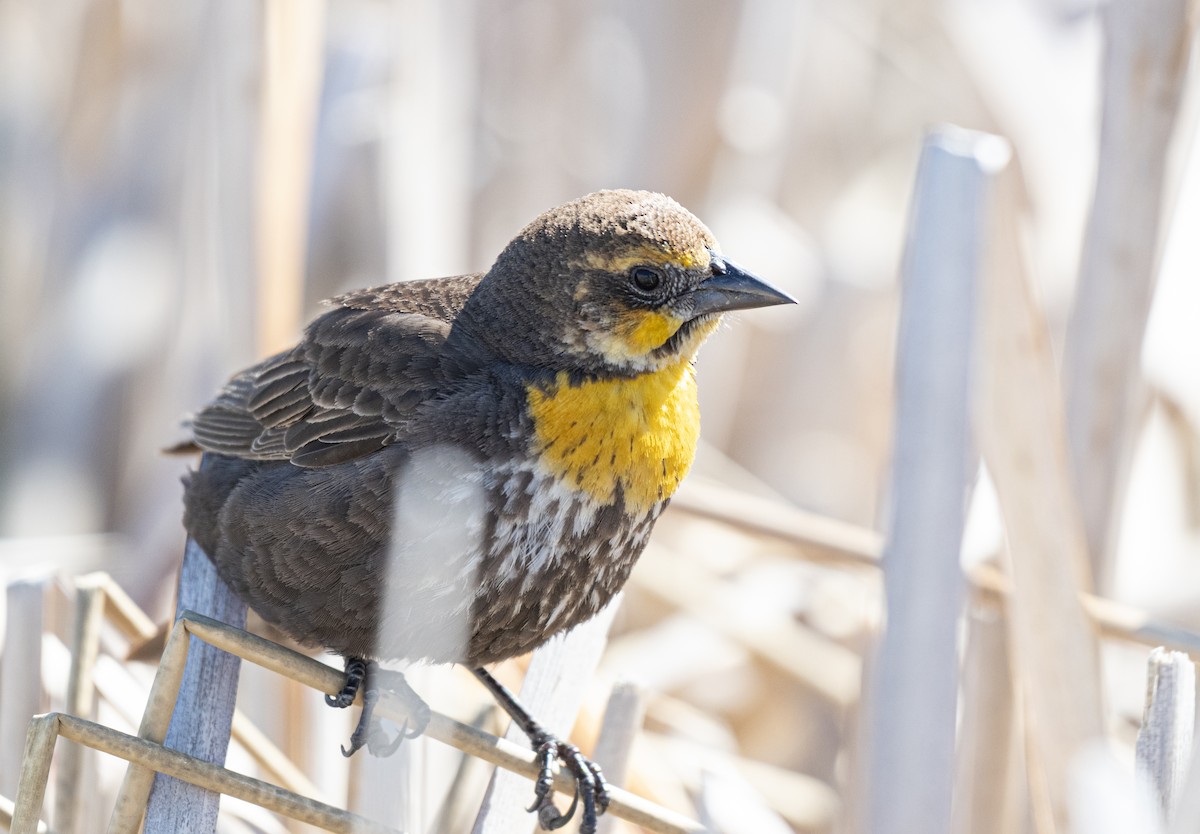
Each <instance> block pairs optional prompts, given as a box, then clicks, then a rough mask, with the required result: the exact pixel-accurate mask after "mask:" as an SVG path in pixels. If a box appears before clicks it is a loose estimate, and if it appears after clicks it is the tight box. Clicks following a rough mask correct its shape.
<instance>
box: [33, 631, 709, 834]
mask: <svg viewBox="0 0 1200 834" xmlns="http://www.w3.org/2000/svg"><path fill="white" fill-rule="evenodd" d="M192 636H194V637H197V638H199V639H200V640H202V641H203V642H204V643H205V644H207V645H208V646H210V647H213V648H216V649H219V650H221V651H223V652H227V653H229V654H232V655H236V656H237V657H240V658H244V659H246V660H249V661H251V662H253V663H256V664H258V665H260V666H262V667H263V668H265V669H268V670H270V671H273V672H275V673H276V674H279V675H283V676H286V677H288V678H291V679H293V680H296V681H299V682H300V683H302V684H304V685H305V686H308V687H310V688H312V689H316V690H318V691H321V692H324V693H326V694H334V693H336V692H337V691H338V690H340V689H341V686H342V683H343V674H342V672H340V671H339V670H336V669H333V668H331V667H329V666H326V665H325V664H323V663H321V662H319V661H317V660H314V659H312V658H310V657H306V656H304V655H302V654H299V653H298V652H294V651H292V650H290V649H286V648H284V647H283V646H279V645H277V644H275V643H272V642H270V641H269V640H264V639H263V638H261V637H256V636H255V635H252V634H248V633H246V632H244V631H242V630H241V629H238V628H235V627H232V626H229V625H226V624H225V623H222V622H219V621H217V620H214V619H211V618H209V617H205V616H203V615H199V614H195V613H194V612H191V611H184V612H181V613H180V615H179V618H178V619H177V620H176V624H175V626H174V628H173V629H172V631H171V634H170V636H169V637H168V640H167V648H166V650H165V651H164V652H163V660H162V663H161V664H160V668H159V674H158V675H157V676H156V677H155V680H154V684H153V686H152V688H151V693H150V698H149V700H148V702H147V706H146V713H145V714H144V716H143V719H142V725H141V727H140V728H139V732H138V737H136V738H135V737H133V736H125V735H124V734H120V733H118V734H117V736H120V737H121V739H120V744H119V745H116V746H115V747H114V746H113V745H109V746H102V745H103V744H104V742H103V739H101V740H100V741H96V739H99V738H100V737H101V736H104V737H105V738H116V737H115V736H108V735H105V733H113V732H115V731H111V730H108V728H105V727H99V726H98V725H93V724H90V722H83V724H87V725H89V727H90V728H95V729H94V731H93V730H92V729H87V730H86V733H85V731H82V730H80V731H74V730H72V731H68V732H74V733H75V735H70V736H69V737H71V738H76V736H77V735H78V736H79V738H77V739H76V740H80V739H81V738H83V735H86V737H87V738H88V739H90V740H92V741H94V742H95V745H94V746H96V747H97V749H103V750H105V751H106V752H111V753H113V754H114V755H120V756H123V757H124V758H126V759H127V760H129V761H130V762H131V763H132V766H131V767H130V769H129V772H128V773H127V774H126V780H125V784H123V785H122V789H121V793H120V794H119V795H118V798H117V807H116V809H115V811H114V813H113V817H112V819H111V820H110V824H109V831H110V832H111V834H119V833H120V832H126V831H131V830H134V829H135V828H136V826H137V823H138V820H139V819H140V818H141V815H142V808H143V807H144V806H145V802H146V795H147V793H148V790H149V788H148V782H149V780H148V779H147V778H146V774H153V772H154V771H153V770H152V769H150V764H151V763H152V762H156V761H157V759H155V758H154V757H156V756H158V755H159V754H158V753H156V752H154V751H163V752H164V753H166V754H170V755H176V756H183V759H179V760H176V764H174V765H171V770H170V771H166V770H164V771H163V772H170V773H172V774H175V775H177V774H178V773H179V772H182V771H180V770H179V768H178V767H177V765H180V763H181V762H183V761H184V760H186V764H187V773H188V774H194V773H196V772H199V771H203V772H204V773H207V774H208V776H209V777H211V778H213V779H219V780H225V781H222V782H221V784H226V782H227V781H228V780H229V779H230V778H232V779H234V780H235V781H237V780H247V779H248V778H249V777H245V776H241V775H240V774H233V773H231V772H230V771H227V770H226V769H225V768H223V767H219V766H217V765H213V764H210V763H207V762H204V761H202V760H200V759H196V758H193V757H189V756H186V755H185V754H179V753H177V752H175V751H169V750H166V749H165V748H163V747H162V746H161V744H160V743H159V739H161V738H162V736H163V735H165V732H166V727H167V724H168V723H169V722H170V718H171V710H172V705H173V701H174V693H175V692H177V691H178V690H179V686H180V682H181V681H182V680H183V677H184V669H185V668H186V661H187V659H188V655H189V651H188V641H189V638H190V637H192ZM198 648H199V647H198ZM377 711H378V714H379V715H380V716H382V717H384V718H389V719H392V720H394V721H397V722H403V721H404V719H405V718H406V717H407V716H406V713H405V711H404V706H403V704H402V703H401V702H398V701H396V700H395V699H393V698H391V697H390V696H386V695H385V697H384V698H383V699H382V700H381V701H380V703H379V705H378V708H377ZM68 719H69V720H70V721H71V722H73V723H71V724H70V726H71V727H75V728H77V727H80V726H83V724H80V723H79V722H78V720H77V719H73V718H71V717H70V716H60V715H57V714H54V715H49V716H39V717H38V718H36V719H35V720H34V722H32V723H31V725H30V732H29V736H28V739H27V745H26V751H27V752H26V758H25V761H24V765H23V770H22V782H21V786H20V789H19V791H18V794H17V800H16V813H17V815H18V816H19V818H20V819H21V820H22V823H23V824H24V825H25V826H26V827H25V828H22V829H21V830H25V831H32V830H33V829H32V828H31V827H29V826H32V825H33V824H34V823H35V822H36V819H37V814H38V809H40V807H41V802H42V797H43V796H44V794H45V788H46V784H45V783H46V778H47V777H48V774H49V768H50V759H51V757H52V755H53V750H54V739H55V738H56V737H57V735H58V733H59V728H60V726H62V725H63V722H64V721H67V720H68ZM81 734H83V735H81ZM97 734H99V735H97ZM64 735H67V732H64ZM425 735H426V736H428V737H429V738H433V739H437V740H439V741H442V742H444V743H446V744H449V745H451V746H453V747H455V748H457V749H459V750H461V751H463V752H464V753H467V754H468V755H472V756H476V757H478V758H480V759H482V760H484V761H487V762H490V763H492V764H495V765H499V766H500V767H503V768H505V769H506V770H511V771H514V772H517V773H521V774H523V775H524V776H526V777H527V778H534V777H536V776H537V773H538V765H537V764H536V762H535V761H534V755H533V751H531V750H530V749H529V748H528V746H527V745H516V744H513V743H512V742H509V741H506V740H505V739H501V738H497V737H495V736H493V735H491V734H489V733H486V732H483V731H482V730H479V729H477V728H475V727H471V726H468V725H466V724H462V723H460V722H458V721H455V720H454V719H452V718H449V717H447V716H445V715H442V714H440V713H437V712H434V713H433V714H432V716H431V720H430V723H429V726H428V727H427V728H426V731H425ZM82 743H91V742H88V741H84V742H82ZM110 747H112V748H113V749H110ZM131 750H133V751H135V752H133V753H131V752H130V751H131ZM136 751H142V752H140V753H137V752H136ZM135 753H136V756H135ZM143 754H145V755H143ZM188 778H191V776H188ZM250 782H253V783H254V784H256V785H265V784H266V783H261V782H258V780H250ZM196 784H198V785H201V787H202V789H204V790H205V791H210V790H211V789H212V786H213V785H215V784H218V783H217V782H212V781H206V782H196ZM268 787H270V788H271V789H272V790H273V791H276V792H280V791H282V789H281V788H275V787H274V786H268ZM554 789H555V790H556V791H558V792H559V793H564V794H567V795H571V794H573V793H574V780H573V779H572V777H571V776H570V774H568V773H564V772H559V773H557V774H556V775H555V779H554ZM222 790H223V788H222ZM239 790H240V789H239ZM255 790H258V788H256V789H255ZM283 793H286V794H288V795H289V796H292V792H290V791H283ZM232 795H240V794H232ZM610 795H611V803H610V805H609V810H608V813H610V814H612V815H614V816H616V817H620V818H622V819H625V820H627V821H629V822H632V823H634V824H636V825H639V826H641V827H643V828H645V829H646V830H648V831H652V832H658V834H687V833H688V832H699V831H701V830H702V829H701V828H700V827H699V826H698V824H697V823H695V822H693V821H691V820H688V819H687V818H686V817H683V816H681V815H680V814H677V813H675V812H673V811H670V810H668V809H665V808H661V807H658V806H656V805H654V804H653V803H650V802H647V801H646V800H644V799H641V798H640V797H637V796H634V795H632V794H630V793H628V792H627V791H624V790H622V789H620V788H617V787H613V788H611V791H610ZM293 798H294V799H298V800H303V801H305V802H311V801H312V800H305V799H304V798H303V797H293ZM289 801H290V800H289ZM334 810H337V809H334ZM340 813H345V812H340ZM188 830H194V829H193V828H192V827H191V823H190V822H189V823H188Z"/></svg>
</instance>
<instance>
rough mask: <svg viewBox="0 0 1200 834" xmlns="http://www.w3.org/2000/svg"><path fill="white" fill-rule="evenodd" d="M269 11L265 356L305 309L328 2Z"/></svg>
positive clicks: (289, 336) (262, 303) (309, 0)
mask: <svg viewBox="0 0 1200 834" xmlns="http://www.w3.org/2000/svg"><path fill="white" fill-rule="evenodd" d="M265 10H266V20H265V21H264V26H265V29H264V38H265V44H264V68H263V100H262V121H261V125H260V142H259V155H258V165H259V180H258V227H259V228H258V258H259V284H258V349H259V353H260V354H262V355H264V356H265V355H268V354H271V353H275V352H277V351H279V350H283V349H284V348H285V347H287V346H288V345H290V344H291V343H292V342H293V341H294V340H295V338H296V335H297V331H298V329H299V325H300V320H301V318H302V314H303V308H304V270H305V267H304V256H305V252H306V251H307V245H306V240H307V233H308V202H309V201H308V198H309V185H310V182H311V178H312V152H313V130H314V125H315V122H316V113H317V101H318V99H319V97H320V90H321V74H322V73H321V70H322V65H323V49H324V42H323V37H324V28H325V4H324V2H322V0H268V2H267V4H266V6H265Z"/></svg>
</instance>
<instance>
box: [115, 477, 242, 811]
mask: <svg viewBox="0 0 1200 834" xmlns="http://www.w3.org/2000/svg"><path fill="white" fill-rule="evenodd" d="M201 465H203V464H201ZM177 606H178V610H181V611H182V610H188V609H190V610H201V611H205V612H207V613H209V614H211V615H212V616H213V617H215V618H216V619H218V620H219V621H221V622H224V623H229V624H231V625H233V626H235V627H240V626H243V625H244V624H245V622H246V604H245V603H244V602H243V601H242V600H241V599H239V598H238V597H236V596H235V595H234V594H233V592H232V591H230V590H229V588H228V587H227V586H226V585H225V583H224V582H222V581H221V579H220V577H218V576H217V570H216V567H214V566H213V564H212V562H210V561H209V559H208V557H207V556H206V555H205V554H204V551H202V550H201V549H200V546H199V545H197V544H196V543H195V542H194V541H192V540H191V539H189V540H188V543H187V549H186V550H185V552H184V557H183V567H182V569H181V571H180V574H179V596H178V601H177ZM239 664H240V661H239V659H238V658H237V657H236V656H234V655H230V654H227V653H225V652H221V651H218V650H217V649H216V648H214V647H212V646H207V645H201V646H196V647H195V649H193V650H190V651H188V652H187V660H186V663H185V664H183V670H182V675H181V677H180V680H179V683H178V684H175V685H174V686H173V687H172V690H171V691H172V692H177V693H178V697H177V698H172V699H171V701H172V705H170V707H169V709H167V710H166V714H167V716H169V728H168V725H167V724H166V723H165V722H164V723H163V724H161V725H159V727H155V728H154V736H156V737H154V738H153V740H154V741H159V738H158V737H157V735H158V730H159V729H165V730H166V734H165V736H164V737H163V739H164V743H165V744H167V745H168V746H169V747H171V748H173V749H175V750H179V751H181V752H183V753H187V754H189V755H194V756H196V757H198V758H201V759H204V760H205V761H210V762H215V763H217V764H222V763H224V761H225V752H226V750H227V749H228V747H229V734H230V728H231V727H230V725H231V724H232V722H233V709H234V704H235V702H236V701H237V681H238V668H239ZM172 672H174V670H172ZM154 695H155V693H154V691H153V690H151V697H154ZM150 711H151V710H150V707H149V706H147V714H149V713H150ZM143 723H144V722H143ZM139 735H143V734H142V733H139ZM133 771H134V768H130V772H131V773H132V772H133ZM220 801H221V797H220V794H218V793H214V792H212V791H209V790H206V789H204V788H203V787H202V786H198V785H196V784H194V783H191V782H183V781H180V780H178V779H170V778H168V777H166V776H163V775H159V776H156V777H154V779H153V783H152V787H151V791H150V795H149V802H148V804H147V805H146V806H145V807H146V819H145V825H144V829H143V830H144V831H145V834H168V832H175V831H182V830H184V829H187V830H189V831H195V832H200V834H203V832H208V831H215V830H216V826H217V811H218V808H219V806H220ZM115 819H116V817H115V815H114V820H115ZM134 824H135V825H136V820H134ZM109 830H110V834H115V832H114V830H113V829H112V827H111V825H110V829H109ZM122 830H130V829H128V828H126V829H122Z"/></svg>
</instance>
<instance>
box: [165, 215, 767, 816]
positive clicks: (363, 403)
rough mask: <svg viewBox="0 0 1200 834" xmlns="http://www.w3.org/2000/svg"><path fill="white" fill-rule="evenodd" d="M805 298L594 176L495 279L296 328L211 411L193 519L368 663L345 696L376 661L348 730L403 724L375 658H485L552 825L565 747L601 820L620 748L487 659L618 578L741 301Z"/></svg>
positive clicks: (272, 594) (255, 583)
mask: <svg viewBox="0 0 1200 834" xmlns="http://www.w3.org/2000/svg"><path fill="white" fill-rule="evenodd" d="M790 300H791V299H789V298H788V296H786V295H784V294H783V293H781V292H779V291H778V290H775V289H773V288H772V287H770V286H768V285H767V284H765V283H763V282H762V281H761V280H759V279H758V278H756V277H754V276H752V275H750V274H749V273H747V272H746V271H744V270H742V269H740V268H739V267H737V266H735V265H734V264H733V263H731V262H730V261H728V260H726V259H725V257H724V256H723V255H721V254H720V252H719V249H718V247H717V243H716V241H715V240H714V239H713V236H712V234H711V232H709V230H708V229H707V228H706V227H705V226H704V225H703V224H702V223H701V222H700V221H699V220H697V219H696V218H695V217H694V216H693V215H692V214H690V213H689V212H688V211H686V210H685V209H683V208H682V207H681V206H680V205H679V204H678V203H676V202H675V201H673V200H671V199H670V198H668V197H665V196H663V195H661V194H653V193H649V192H642V191H601V192H597V193H595V194H590V195H588V196H586V197H583V198H580V199H578V200H575V201H573V202H570V203H567V204H566V205H562V206H559V207H558V208H555V209H551V210H550V211H548V212H546V213H545V214H543V215H541V216H540V217H538V218H537V219H536V220H534V221H533V222H532V223H531V224H530V225H529V226H527V227H526V228H525V229H524V230H522V231H521V233H520V234H518V235H517V237H516V238H515V239H513V241H512V242H511V243H509V244H508V246H507V247H505V249H504V251H503V252H501V253H500V256H499V257H498V258H497V259H496V262H495V263H494V264H493V265H492V267H491V269H489V270H488V271H487V272H486V273H484V274H482V275H465V276H461V277H455V278H440V279H433V280H427V281H413V282H408V283H400V284H391V285H387V286H382V287H377V288H374V289H366V290H361V291H358V292H353V293H350V294H348V295H344V296H342V297H340V298H337V299H334V301H333V302H332V309H331V310H329V311H328V312H326V313H324V314H323V315H322V316H320V317H319V318H318V319H316V321H314V322H313V323H312V324H310V325H309V326H308V328H307V330H306V331H305V333H304V337H303V338H302V339H301V340H300V342H299V343H298V344H297V345H296V346H295V347H293V348H291V349H290V350H287V351H284V352H283V353H280V354H278V355H276V356H272V357H271V358H269V359H267V360H265V361H263V362H261V363H260V364H258V365H255V366H254V367H252V368H250V369H248V370H246V371H243V372H242V373H240V374H238V375H237V376H235V377H234V378H233V379H232V380H231V381H230V382H229V384H228V385H227V386H226V387H225V389H224V390H223V391H221V393H220V394H219V395H218V396H217V398H216V399H215V400H213V402H212V403H211V404H209V405H208V406H207V407H206V408H204V409H203V410H202V411H200V413H199V414H197V415H196V416H195V418H194V420H193V422H192V429H193V436H194V440H195V443H196V445H198V446H199V447H200V448H201V449H203V450H204V451H205V452H206V455H205V460H204V462H203V464H202V465H201V468H200V471H198V472H195V473H193V474H191V475H190V476H189V478H188V479H187V486H186V496H185V504H186V515H185V525H186V527H187V529H188V531H189V533H190V534H191V536H192V537H193V538H194V539H195V540H196V542H197V543H198V544H199V545H200V546H201V547H202V548H203V549H204V551H205V552H206V553H207V554H208V556H209V557H210V558H211V559H212V561H213V562H214V564H215V565H216V567H217V570H218V572H219V574H220V575H221V577H222V578H223V579H224V580H225V582H227V583H228V584H229V585H230V587H231V588H232V589H233V590H234V591H235V592H236V593H237V594H238V595H240V596H241V597H243V598H244V599H245V600H246V602H247V603H248V604H249V605H250V606H251V607H252V608H254V610H255V611H257V612H258V613H259V614H260V615H261V616H262V617H263V619H265V620H267V621H268V622H270V623H273V624H274V625H276V626H277V627H279V628H280V629H282V630H283V631H284V632H286V633H288V634H289V635H291V636H292V637H294V638H296V639H297V640H300V641H301V642H304V643H308V644H314V645H320V646H324V647H326V648H328V649H331V650H333V651H335V652H338V653H340V654H342V655H343V656H344V657H345V658H346V659H347V665H346V687H345V689H343V691H342V692H341V693H340V694H339V695H338V696H337V697H336V698H330V699H329V701H330V703H331V704H334V705H336V706H348V705H349V704H350V703H351V702H352V701H353V700H354V697H355V694H356V691H357V689H358V688H359V686H360V684H362V682H363V678H364V676H367V678H368V680H367V681H366V689H365V691H364V704H365V706H364V715H363V717H362V720H360V723H359V725H358V728H357V729H356V730H355V733H354V736H353V737H352V739H351V750H350V752H353V751H354V750H356V749H358V748H359V747H361V746H363V745H364V744H366V745H367V746H368V747H369V749H371V751H372V752H376V753H386V752H390V750H391V749H394V745H395V743H396V742H398V741H399V738H400V737H402V736H403V735H404V733H401V736H399V737H397V738H396V739H395V740H393V741H391V742H389V741H387V740H386V738H383V734H382V732H381V731H379V730H378V728H377V727H376V726H373V725H372V723H371V720H370V717H369V707H370V706H371V705H373V704H374V702H375V699H377V698H378V687H376V686H373V685H372V683H371V678H373V677H375V676H376V675H377V674H378V672H377V670H376V669H375V667H374V664H373V660H374V659H401V658H403V659H428V660H431V661H434V662H454V663H465V664H468V665H469V666H471V667H472V668H473V669H475V672H476V675H477V676H478V677H479V678H480V680H481V681H483V682H484V684H485V685H487V686H488V687H489V689H491V690H492V692H493V694H494V695H496V696H497V698H498V700H499V701H500V702H501V705H502V706H504V707H505V708H506V709H507V710H508V711H509V712H510V713H512V714H513V717H514V719H515V720H517V722H518V724H519V725H520V726H521V727H522V728H523V729H524V730H525V732H526V733H527V734H529V735H530V738H531V741H532V743H533V746H534V748H535V750H538V751H539V758H540V760H541V762H542V767H543V776H544V778H543V779H541V780H539V784H538V788H537V799H536V802H535V808H536V810H537V811H538V814H539V819H540V820H541V822H542V823H543V825H547V826H557V825H559V824H561V823H562V822H563V821H564V819H563V817H562V815H560V814H559V813H558V812H557V811H556V810H555V809H554V806H553V805H551V804H550V800H549V772H550V767H551V762H552V761H553V760H555V759H558V760H561V761H562V762H563V763H564V765H566V766H567V767H569V768H570V769H571V770H572V772H574V773H575V775H576V778H577V782H578V783H579V784H580V786H581V787H580V788H579V791H578V793H577V794H576V800H577V801H578V800H579V799H581V798H582V801H583V804H584V815H585V818H584V830H585V831H587V830H592V829H593V828H594V827H595V818H596V814H597V812H598V811H599V812H603V809H604V806H605V804H606V802H607V795H606V793H605V784H604V780H603V777H602V776H601V774H600V772H599V769H598V768H596V767H595V766H594V765H593V764H592V763H591V762H589V761H587V760H586V759H584V758H583V757H582V756H581V755H580V754H579V751H578V750H577V749H575V748H573V747H571V746H570V745H568V744H565V743H563V742H561V741H559V740H558V739H556V738H554V737H553V736H551V735H550V734H549V733H547V732H545V731H544V730H543V729H542V728H541V727H540V726H539V725H538V724H537V723H536V722H535V721H534V720H533V718H532V717H531V716H529V715H528V713H526V712H525V711H524V710H523V709H522V708H521V707H520V706H519V704H517V703H516V701H515V700H514V699H513V698H512V696H511V694H509V693H508V692H507V691H505V690H504V689H503V688H502V687H501V686H500V684H499V683H497V682H496V681H495V680H494V679H493V678H492V677H491V676H490V675H489V674H488V673H487V672H486V671H484V670H483V669H482V668H481V667H482V666H483V664H487V663H493V662H495V661H498V660H502V659H504V658H508V657H512V656H514V655H518V654H521V653H524V652H528V651H529V650H531V649H533V648H536V647H537V646H539V645H541V644H542V643H544V642H546V640H547V639H549V638H550V637H551V636H552V635H554V634H557V633H558V632H561V631H564V630H566V629H569V628H572V627H573V626H575V625H577V624H579V623H581V622H584V621H585V620H587V619H589V618H591V617H592V616H594V615H595V614H596V613H597V612H599V611H600V609H601V608H603V607H604V606H605V605H606V604H607V603H608V602H609V600H610V599H612V597H613V595H614V594H616V593H617V591H618V590H620V588H621V586H622V585H623V584H624V583H625V580H626V577H628V575H629V572H630V569H631V568H632V567H633V564H634V562H635V561H636V560H637V557H638V555H639V554H640V553H641V552H642V549H643V548H644V547H645V545H646V540H647V537H648V536H649V534H650V530H651V528H652V527H653V525H654V522H655V519H657V518H658V515H659V513H661V512H662V510H663V508H664V507H665V506H666V504H667V501H668V500H669V499H670V497H671V494H672V493H673V492H674V491H675V488H676V487H677V486H678V485H679V482H680V480H681V479H682V478H683V476H684V475H685V474H686V473H687V471H688V468H689V467H690V466H691V463H692V457H693V454H694V453H695V449H696V439H697V435H698V434H699V430H700V415H699V410H698V407H697V401H696V380H695V370H694V367H693V360H694V358H695V355H696V351H697V349H698V348H699V347H700V344H701V342H703V341H704V339H705V338H706V337H707V336H708V335H709V334H711V333H712V332H713V331H714V330H715V329H716V327H717V324H718V322H719V320H720V316H721V314H722V313H724V312H727V311H730V310H738V309H744V308H750V307H762V306H767V305H772V304H782V303H787V302H789V301H790ZM407 694H408V695H411V694H412V693H411V690H407ZM413 697H415V696H413ZM417 701H418V703H419V699H417ZM422 706H423V705H422ZM416 714H417V715H418V716H419V715H421V710H420V709H419V708H418V709H416ZM424 715H425V716H427V715H428V709H427V708H425V711H424ZM415 720H416V722H417V723H420V718H418V719H415ZM347 755H349V753H347ZM574 807H575V803H572V808H574ZM531 810H534V809H531ZM568 816H569V812H568Z"/></svg>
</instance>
